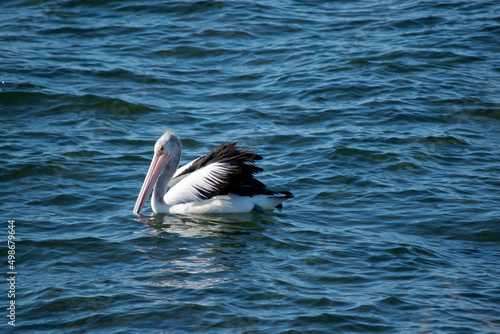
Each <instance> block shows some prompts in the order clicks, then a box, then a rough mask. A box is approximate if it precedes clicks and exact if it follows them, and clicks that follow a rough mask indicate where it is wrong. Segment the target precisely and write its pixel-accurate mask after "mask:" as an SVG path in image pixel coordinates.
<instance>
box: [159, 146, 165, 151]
mask: <svg viewBox="0 0 500 334" xmlns="http://www.w3.org/2000/svg"><path fill="white" fill-rule="evenodd" d="M163 151H165V147H163V145H162V146H160V147H158V152H160V153H163Z"/></svg>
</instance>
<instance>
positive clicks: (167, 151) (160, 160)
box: [134, 131, 182, 214]
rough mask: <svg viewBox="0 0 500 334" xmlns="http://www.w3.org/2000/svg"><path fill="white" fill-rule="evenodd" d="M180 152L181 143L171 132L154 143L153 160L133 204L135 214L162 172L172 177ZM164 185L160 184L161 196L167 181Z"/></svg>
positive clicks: (142, 205)
mask: <svg viewBox="0 0 500 334" xmlns="http://www.w3.org/2000/svg"><path fill="white" fill-rule="evenodd" d="M181 152H182V145H181V141H180V140H179V138H177V136H176V135H175V133H173V132H171V131H167V132H165V134H164V135H163V136H161V137H160V139H158V140H157V141H156V144H155V148H154V155H153V160H152V161H151V165H150V166H149V170H148V173H147V174H146V178H145V179H144V183H143V185H142V188H141V191H140V193H139V197H137V202H136V203H135V207H134V213H135V214H138V213H139V212H141V210H142V208H143V207H144V204H145V203H146V201H147V200H148V198H149V195H150V194H151V191H152V190H153V187H154V186H155V184H156V182H157V181H158V178H159V177H160V174H161V173H162V171H163V170H165V169H168V170H169V171H171V172H172V173H171V175H170V177H172V175H173V173H174V172H175V170H176V169H177V166H178V165H179V161H180V159H181ZM167 167H168V168H167ZM162 179H163V178H162ZM164 183H165V184H164V185H163V184H162V186H164V188H165V189H163V190H162V191H163V193H162V196H163V195H165V192H166V186H167V183H168V180H166V181H165V182H164Z"/></svg>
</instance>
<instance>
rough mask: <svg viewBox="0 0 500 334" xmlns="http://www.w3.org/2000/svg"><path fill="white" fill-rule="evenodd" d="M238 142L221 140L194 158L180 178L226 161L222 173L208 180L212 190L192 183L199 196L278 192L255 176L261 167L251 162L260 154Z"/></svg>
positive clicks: (271, 193)
mask: <svg viewBox="0 0 500 334" xmlns="http://www.w3.org/2000/svg"><path fill="white" fill-rule="evenodd" d="M238 144H239V143H237V142H232V143H223V144H221V145H219V146H217V147H216V148H214V149H213V150H212V152H210V153H208V154H207V155H204V156H202V157H200V158H198V159H196V160H195V161H194V162H193V163H192V164H191V166H189V167H188V168H186V170H184V171H183V172H182V173H181V174H179V175H177V177H180V176H182V175H185V174H189V173H193V172H194V171H196V170H198V169H200V168H203V167H205V166H207V165H210V164H212V163H218V162H219V163H226V164H227V170H226V171H225V172H224V173H219V174H217V175H214V177H213V178H211V179H208V180H207V182H208V183H210V185H211V186H212V187H211V188H212V189H205V188H204V187H202V186H195V188H196V191H197V192H198V194H199V196H200V198H202V199H208V198H211V197H214V196H217V195H227V194H229V193H232V194H236V195H240V196H254V195H261V194H265V195H274V194H277V193H276V192H273V191H271V190H269V189H267V188H266V186H265V185H264V184H263V183H262V182H260V181H259V180H257V179H255V178H254V175H255V174H257V173H259V172H261V171H262V168H260V167H257V166H255V165H254V163H255V161H256V160H262V156H260V155H258V154H255V153H252V152H250V149H249V148H244V149H238V148H237V146H238Z"/></svg>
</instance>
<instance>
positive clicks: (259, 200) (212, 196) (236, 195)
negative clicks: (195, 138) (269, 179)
mask: <svg viewBox="0 0 500 334" xmlns="http://www.w3.org/2000/svg"><path fill="white" fill-rule="evenodd" d="M237 145H238V143H223V144H221V145H220V146H218V147H216V148H215V149H214V150H212V152H210V153H208V154H207V155H204V156H202V157H199V158H198V159H196V160H193V161H191V162H190V163H188V164H187V165H185V166H183V167H181V168H179V169H177V167H178V166H179V161H180V159H181V151H182V146H181V142H180V140H179V139H178V138H177V136H176V135H175V134H174V133H173V132H170V131H167V132H166V133H165V134H164V135H163V136H161V138H160V139H158V141H157V142H156V144H155V148H154V155H153V160H152V161H151V165H150V166H149V170H148V173H147V175H146V179H145V180H144V184H143V185H142V188H141V192H140V193H139V197H138V198H137V202H136V203H135V207H134V213H135V214H138V213H139V212H141V209H142V208H143V206H144V204H145V203H146V201H147V200H148V197H149V195H150V194H151V191H152V190H153V187H154V191H153V198H152V200H151V207H152V209H153V211H154V212H168V213H209V212H218V213H237V212H248V211H251V210H255V211H262V210H270V209H273V208H274V207H278V208H281V203H282V202H283V201H285V200H286V199H289V198H292V197H293V195H292V193H290V192H288V191H283V192H275V191H272V190H269V189H267V188H266V186H265V185H264V184H263V183H262V182H260V181H258V180H257V179H255V178H254V174H256V173H258V172H260V171H262V169H261V168H259V167H257V166H255V165H254V162H255V160H262V157H261V156H260V155H258V154H255V153H252V152H250V151H249V149H239V148H237Z"/></svg>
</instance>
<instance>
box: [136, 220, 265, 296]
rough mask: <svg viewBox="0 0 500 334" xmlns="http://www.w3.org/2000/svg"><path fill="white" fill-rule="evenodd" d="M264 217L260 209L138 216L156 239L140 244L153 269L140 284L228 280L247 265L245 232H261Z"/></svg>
mask: <svg viewBox="0 0 500 334" xmlns="http://www.w3.org/2000/svg"><path fill="white" fill-rule="evenodd" d="M266 218H267V217H266V216H264V215H262V214H258V213H246V214H238V215H232V216H228V215H209V216H207V215H204V216H200V217H197V216H178V215H176V216H173V215H154V216H150V217H141V218H139V219H138V220H139V221H140V222H142V223H144V224H145V228H144V229H143V230H142V231H141V232H140V233H143V234H144V233H145V234H148V235H150V236H154V237H155V238H158V242H155V243H151V242H149V243H148V246H146V247H145V246H143V245H137V246H136V247H137V250H139V251H141V252H144V253H145V259H146V260H147V261H150V263H151V269H152V270H151V271H150V272H149V273H148V274H149V276H148V277H139V278H138V279H137V281H136V282H137V283H139V284H146V285H149V286H155V287H175V288H183V289H205V288H208V287H214V286H218V285H220V284H223V283H227V282H229V281H230V280H231V279H232V278H231V277H232V275H230V274H226V273H230V272H231V271H234V270H235V269H241V268H243V267H245V266H247V265H248V263H249V259H248V249H247V247H246V242H247V241H246V240H245V238H243V236H248V235H250V234H251V235H252V237H254V236H255V235H254V234H257V235H258V232H259V231H261V230H263V226H262V223H263V222H265V219H266ZM193 239H196V241H195V242H193Z"/></svg>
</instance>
